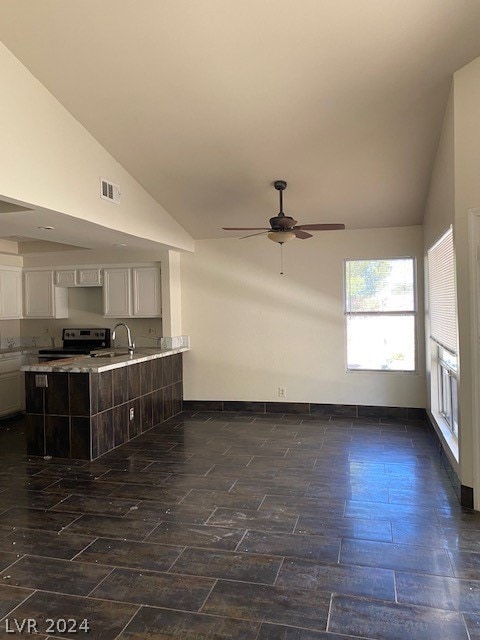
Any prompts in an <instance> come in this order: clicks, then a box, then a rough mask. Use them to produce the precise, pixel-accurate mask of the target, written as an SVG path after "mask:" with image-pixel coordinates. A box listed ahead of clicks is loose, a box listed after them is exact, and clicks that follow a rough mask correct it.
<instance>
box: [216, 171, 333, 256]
mask: <svg viewBox="0 0 480 640" xmlns="http://www.w3.org/2000/svg"><path fill="white" fill-rule="evenodd" d="M273 186H274V187H275V189H276V190H277V191H278V193H279V196H280V211H279V213H278V214H277V215H276V216H274V217H273V218H270V220H269V222H270V227H223V229H224V230H225V231H258V232H259V233H251V234H249V235H247V236H242V237H241V238H240V240H243V239H244V238H251V237H252V236H260V235H262V234H264V233H265V234H267V237H268V238H269V239H270V240H273V241H274V242H278V243H280V244H283V243H284V242H287V241H288V240H293V238H300V240H306V239H307V238H312V237H313V236H312V234H311V233H308V231H335V230H337V229H345V225H344V224H339V223H337V224H335V223H333V224H321V223H318V224H297V221H296V220H294V219H293V218H292V217H291V216H286V215H285V213H284V211H283V192H284V190H285V189H286V188H287V183H286V182H285V180H275V182H274V183H273Z"/></svg>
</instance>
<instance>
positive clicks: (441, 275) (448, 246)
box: [428, 227, 458, 437]
mask: <svg viewBox="0 0 480 640" xmlns="http://www.w3.org/2000/svg"><path fill="white" fill-rule="evenodd" d="M428 300H429V318H430V342H431V355H432V366H431V369H432V376H431V385H432V386H431V396H432V411H433V413H434V414H436V416H437V417H438V416H441V418H443V421H444V424H446V426H447V428H448V429H449V430H450V432H451V433H452V434H453V435H454V436H455V437H458V401H457V399H458V358H457V303H456V289H455V253H454V246H453V229H452V228H451V227H450V228H449V229H448V230H447V232H446V233H445V234H444V235H443V236H442V237H441V238H440V240H438V242H436V243H435V244H434V245H433V247H431V249H429V251H428Z"/></svg>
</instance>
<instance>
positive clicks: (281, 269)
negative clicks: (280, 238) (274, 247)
mask: <svg viewBox="0 0 480 640" xmlns="http://www.w3.org/2000/svg"><path fill="white" fill-rule="evenodd" d="M280 275H281V276H283V242H280Z"/></svg>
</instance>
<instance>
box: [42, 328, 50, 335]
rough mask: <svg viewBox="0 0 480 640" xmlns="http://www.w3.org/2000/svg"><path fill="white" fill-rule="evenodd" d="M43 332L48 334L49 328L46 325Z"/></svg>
mask: <svg viewBox="0 0 480 640" xmlns="http://www.w3.org/2000/svg"><path fill="white" fill-rule="evenodd" d="M43 333H44V334H45V335H47V336H48V334H49V333H50V329H49V328H48V327H45V329H44V330H43Z"/></svg>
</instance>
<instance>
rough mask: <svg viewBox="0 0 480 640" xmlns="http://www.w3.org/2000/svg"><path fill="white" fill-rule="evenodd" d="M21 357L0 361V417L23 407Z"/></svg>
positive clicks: (16, 411)
mask: <svg viewBox="0 0 480 640" xmlns="http://www.w3.org/2000/svg"><path fill="white" fill-rule="evenodd" d="M21 364H22V362H21V358H20V357H18V358H10V359H2V360H1V361H0V417H3V416H8V415H11V414H13V413H18V412H19V411H22V410H23V409H24V396H25V393H24V382H23V380H24V376H23V374H22V372H21V371H20V365H21Z"/></svg>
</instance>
